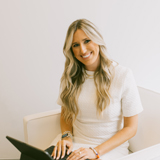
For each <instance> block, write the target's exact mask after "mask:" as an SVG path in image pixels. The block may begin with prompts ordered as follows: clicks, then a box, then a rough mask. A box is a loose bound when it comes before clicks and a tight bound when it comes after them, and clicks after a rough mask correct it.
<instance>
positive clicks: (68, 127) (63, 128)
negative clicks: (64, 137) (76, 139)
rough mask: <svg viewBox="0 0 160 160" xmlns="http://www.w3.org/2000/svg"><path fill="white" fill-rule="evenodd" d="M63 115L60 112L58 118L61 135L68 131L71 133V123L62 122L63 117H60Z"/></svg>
mask: <svg viewBox="0 0 160 160" xmlns="http://www.w3.org/2000/svg"><path fill="white" fill-rule="evenodd" d="M62 115H63V110H62V111H61V117H60V125H61V132H62V134H63V133H64V132H65V131H70V132H71V133H72V130H73V129H72V121H69V122H66V121H65V120H64V117H63V116H62Z"/></svg>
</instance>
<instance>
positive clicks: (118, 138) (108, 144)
mask: <svg viewBox="0 0 160 160" xmlns="http://www.w3.org/2000/svg"><path fill="white" fill-rule="evenodd" d="M135 133H136V131H135V130H134V129H132V128H130V127H124V128H123V129H122V130H120V131H119V132H117V133H116V134H115V135H114V136H113V137H111V138H110V139H109V140H107V141H105V142H104V143H102V144H100V145H98V146H97V147H95V149H96V151H97V152H98V153H99V155H100V156H101V155H103V154H105V153H107V152H109V151H111V150H112V149H114V148H116V147H118V146H119V145H121V144H123V143H124V142H126V141H127V140H129V139H130V138H132V137H133V136H134V135H135Z"/></svg>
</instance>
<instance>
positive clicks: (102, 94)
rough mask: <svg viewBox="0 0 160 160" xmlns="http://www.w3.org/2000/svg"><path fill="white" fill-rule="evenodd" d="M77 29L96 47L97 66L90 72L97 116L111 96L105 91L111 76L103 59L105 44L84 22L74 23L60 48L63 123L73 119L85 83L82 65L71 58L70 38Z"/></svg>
mask: <svg viewBox="0 0 160 160" xmlns="http://www.w3.org/2000/svg"><path fill="white" fill-rule="evenodd" d="M77 29H81V30H83V31H84V32H85V34H86V35H87V36H88V37H89V38H90V39H91V40H92V41H93V42H94V43H96V44H98V45H99V54H100V66H99V67H98V68H97V70H96V71H95V73H94V82H95V85H96V95H97V113H98V114H99V115H100V114H101V113H102V111H103V110H104V109H105V108H106V107H107V106H109V104H110V98H111V97H110V93H109V89H110V85H111V81H112V79H113V75H114V74H113V73H114V69H113V68H114V67H113V65H112V61H111V60H110V59H109V58H108V57H107V56H106V53H107V49H106V45H105V42H104V40H103V37H102V35H101V34H100V33H99V31H98V29H97V27H96V26H95V25H94V24H93V23H92V22H90V21H88V20H86V19H78V20H76V21H74V22H73V23H72V24H71V25H70V26H69V28H68V31H67V35H66V39H65V43H64V47H63V53H64V55H65V57H66V61H65V68H64V72H63V75H62V78H61V94H60V98H61V99H62V102H63V111H64V112H63V116H64V119H65V120H66V121H70V120H73V117H74V119H75V118H76V116H77V114H78V112H79V109H78V105H77V102H78V97H79V94H80V91H81V85H82V84H83V82H84V81H85V75H84V72H83V68H84V64H83V63H81V62H80V61H78V60H77V59H76V58H75V57H74V54H73V51H72V48H71V45H72V40H73V35H74V33H75V32H76V30H77Z"/></svg>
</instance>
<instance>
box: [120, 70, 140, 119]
mask: <svg viewBox="0 0 160 160" xmlns="http://www.w3.org/2000/svg"><path fill="white" fill-rule="evenodd" d="M121 103H122V113H123V116H124V117H131V116H134V115H136V114H139V113H140V112H142V111H143V107H142V104H141V100H140V96H139V92H138V88H137V85H136V82H135V79H134V76H133V73H132V71H131V70H130V69H127V71H126V73H125V79H124V84H123V91H122V99H121Z"/></svg>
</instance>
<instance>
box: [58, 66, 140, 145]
mask: <svg viewBox="0 0 160 160" xmlns="http://www.w3.org/2000/svg"><path fill="white" fill-rule="evenodd" d="M86 72H87V74H89V75H93V74H94V72H93V71H87V70H86ZM110 94H111V97H112V99H111V101H110V105H109V106H108V107H107V108H106V109H105V110H104V111H103V117H102V118H98V117H97V114H96V112H97V108H96V86H95V84H94V79H90V78H88V79H86V80H85V82H84V83H83V84H82V90H81V93H80V95H79V99H78V107H79V113H78V115H77V118H76V120H75V122H74V124H73V135H74V142H75V143H84V144H92V145H99V144H101V143H103V142H105V141H106V140H108V139H109V138H111V137H112V136H113V135H115V134H116V133H117V132H118V131H119V130H121V129H122V128H123V116H124V117H130V116H133V115H136V114H139V113H140V112H142V110H143V108H142V105H141V101H140V97H139V92H138V89H137V85H136V83H135V80H134V77H133V74H132V71H131V70H130V69H128V68H125V67H122V66H121V65H117V66H116V65H115V76H114V78H113V81H112V84H111V88H110ZM57 103H58V104H59V105H60V106H63V103H62V101H61V99H60V97H59V98H58V100H57ZM121 146H122V147H124V148H128V142H125V143H124V144H122V145H121Z"/></svg>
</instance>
